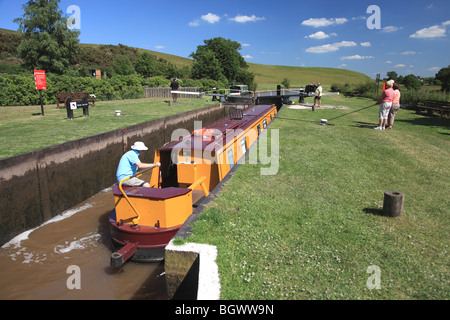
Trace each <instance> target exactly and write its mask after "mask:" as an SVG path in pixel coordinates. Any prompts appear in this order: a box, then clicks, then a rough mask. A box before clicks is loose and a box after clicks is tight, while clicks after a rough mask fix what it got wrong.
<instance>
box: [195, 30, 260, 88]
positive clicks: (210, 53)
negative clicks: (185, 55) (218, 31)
mask: <svg viewBox="0 0 450 320" xmlns="http://www.w3.org/2000/svg"><path fill="white" fill-rule="evenodd" d="M204 43H205V44H204V45H202V46H198V47H197V51H196V52H193V53H191V55H190V56H191V57H192V58H193V59H194V64H193V65H192V77H193V78H196V79H200V78H210V79H213V80H218V81H223V79H226V80H227V81H228V82H229V83H236V84H237V83H240V84H247V85H248V86H249V88H251V87H252V86H254V83H253V81H254V75H253V73H251V72H248V71H247V70H246V69H248V65H247V63H246V62H245V60H244V58H243V57H242V56H241V54H240V53H239V52H238V50H240V49H241V44H240V43H239V42H236V41H232V40H229V39H228V40H227V39H224V38H221V37H218V38H213V39H210V40H204Z"/></svg>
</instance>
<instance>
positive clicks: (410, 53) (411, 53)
mask: <svg viewBox="0 0 450 320" xmlns="http://www.w3.org/2000/svg"><path fill="white" fill-rule="evenodd" d="M416 53H417V52H415V51H403V52H401V53H400V54H403V55H413V54H416Z"/></svg>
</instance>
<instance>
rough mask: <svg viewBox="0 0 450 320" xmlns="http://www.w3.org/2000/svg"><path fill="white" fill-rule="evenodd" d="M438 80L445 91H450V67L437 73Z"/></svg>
mask: <svg viewBox="0 0 450 320" xmlns="http://www.w3.org/2000/svg"><path fill="white" fill-rule="evenodd" d="M436 80H438V81H440V82H441V86H442V90H443V91H450V66H448V67H447V68H442V69H441V70H439V72H438V73H436Z"/></svg>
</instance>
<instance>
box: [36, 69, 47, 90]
mask: <svg viewBox="0 0 450 320" xmlns="http://www.w3.org/2000/svg"><path fill="white" fill-rule="evenodd" d="M34 82H35V83H36V89H37V90H47V79H46V78H45V71H44V70H34Z"/></svg>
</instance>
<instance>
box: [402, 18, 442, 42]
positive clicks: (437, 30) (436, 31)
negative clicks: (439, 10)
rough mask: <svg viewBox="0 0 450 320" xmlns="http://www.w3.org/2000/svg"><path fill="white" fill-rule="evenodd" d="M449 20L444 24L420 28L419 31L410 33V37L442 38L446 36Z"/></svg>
mask: <svg viewBox="0 0 450 320" xmlns="http://www.w3.org/2000/svg"><path fill="white" fill-rule="evenodd" d="M447 22H448V21H446V22H444V24H443V26H442V27H441V26H437V25H436V26H432V27H429V28H423V29H420V30H419V31H416V33H414V34H412V35H410V36H409V37H410V38H416V39H432V38H441V37H445V36H447V35H446V33H445V32H446V30H445V26H446V24H445V23H447Z"/></svg>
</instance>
